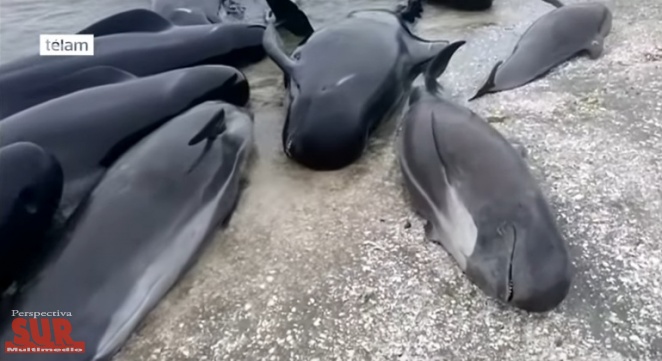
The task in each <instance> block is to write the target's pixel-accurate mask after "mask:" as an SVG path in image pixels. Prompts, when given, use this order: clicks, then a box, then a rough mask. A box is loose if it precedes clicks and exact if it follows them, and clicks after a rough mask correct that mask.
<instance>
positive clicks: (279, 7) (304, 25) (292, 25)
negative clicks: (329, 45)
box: [267, 0, 315, 38]
mask: <svg viewBox="0 0 662 361" xmlns="http://www.w3.org/2000/svg"><path fill="white" fill-rule="evenodd" d="M267 4H268V5H269V8H271V11H272V12H273V15H274V16H275V17H276V25H278V26H282V27H284V28H285V29H287V30H288V31H289V32H291V33H292V34H294V35H296V36H300V37H304V38H306V37H309V36H310V35H311V34H312V33H313V32H314V31H315V29H313V26H312V25H311V24H310V20H308V16H306V14H305V13H304V12H303V11H302V10H301V9H299V7H298V6H297V4H295V3H294V2H292V0H267Z"/></svg>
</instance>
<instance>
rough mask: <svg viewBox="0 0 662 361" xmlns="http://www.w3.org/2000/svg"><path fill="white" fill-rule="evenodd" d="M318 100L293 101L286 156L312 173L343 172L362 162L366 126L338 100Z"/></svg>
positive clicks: (299, 99)
mask: <svg viewBox="0 0 662 361" xmlns="http://www.w3.org/2000/svg"><path fill="white" fill-rule="evenodd" d="M316 100H317V101H313V100H312V99H309V98H305V97H298V98H295V100H294V101H293V103H292V106H291V108H290V110H289V112H288V119H287V122H286V124H287V126H286V128H285V133H284V136H283V149H284V151H285V154H286V155H287V156H288V157H289V158H290V159H292V160H294V161H296V162H298V163H299V164H301V165H303V166H305V167H307V168H310V169H313V170H319V171H332V170H338V169H341V168H344V167H346V166H348V165H350V164H351V163H353V162H354V161H356V160H357V159H358V158H360V157H361V154H362V153H363V150H364V148H365V146H366V138H367V136H366V133H367V132H366V130H365V129H363V127H362V123H363V122H362V121H361V119H360V118H359V117H357V116H356V114H354V112H353V111H352V109H347V106H346V105H345V106H344V107H343V104H340V103H339V101H338V99H336V97H329V98H326V99H325V98H322V99H321V101H320V100H319V99H316Z"/></svg>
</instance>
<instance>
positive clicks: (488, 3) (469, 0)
mask: <svg viewBox="0 0 662 361" xmlns="http://www.w3.org/2000/svg"><path fill="white" fill-rule="evenodd" d="M492 2H493V0H430V3H432V4H440V5H443V6H447V7H450V8H453V9H457V10H464V11H482V10H487V9H490V8H491V7H492Z"/></svg>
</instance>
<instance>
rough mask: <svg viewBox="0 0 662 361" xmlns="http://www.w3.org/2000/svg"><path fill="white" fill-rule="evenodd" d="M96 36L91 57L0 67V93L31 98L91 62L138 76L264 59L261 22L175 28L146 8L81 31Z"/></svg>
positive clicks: (38, 60)
mask: <svg viewBox="0 0 662 361" xmlns="http://www.w3.org/2000/svg"><path fill="white" fill-rule="evenodd" d="M80 33H82V34H95V35H96V39H95V49H94V50H95V55H94V56H39V55H34V56H31V57H25V58H21V59H17V60H16V61H13V62H10V63H7V64H4V65H2V66H0V94H6V93H7V94H14V97H19V96H25V97H28V96H30V95H29V94H30V93H33V92H35V89H38V88H40V87H41V86H42V84H43V83H51V82H55V81H57V80H58V79H60V78H61V77H63V76H68V75H70V74H73V73H76V72H79V71H81V70H83V69H86V68H91V67H95V66H111V67H114V68H117V69H119V70H122V71H125V72H128V73H130V74H133V75H135V76H138V77H143V76H148V75H154V74H160V73H162V72H166V71H170V70H174V69H180V68H185V67H191V66H196V65H204V64H212V65H214V64H221V65H228V66H232V67H237V68H241V67H243V66H245V65H249V64H253V63H256V62H259V61H261V60H263V59H264V57H265V52H264V48H263V47H262V35H263V34H264V25H250V24H239V23H235V24H207V25H194V26H175V25H173V24H172V23H171V22H170V21H168V20H166V19H164V18H163V17H161V16H160V15H158V14H156V13H154V12H152V11H150V10H146V9H136V10H129V11H126V12H123V13H119V14H116V15H113V16H111V17H108V18H106V19H103V20H100V21H99V22H97V23H95V24H93V25H91V26H89V27H88V28H86V29H84V30H82V31H81V32H80Z"/></svg>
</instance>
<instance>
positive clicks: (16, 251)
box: [0, 133, 63, 294]
mask: <svg viewBox="0 0 662 361" xmlns="http://www.w3.org/2000/svg"><path fill="white" fill-rule="evenodd" d="M0 134H1V133H0ZM0 137H1V136H0ZM62 185H63V174H62V168H61V167H60V164H59V162H58V161H57V159H55V157H54V156H53V155H51V154H50V153H48V152H47V151H45V150H44V149H43V148H41V147H40V146H38V145H36V144H33V143H28V142H18V143H14V144H10V145H7V146H4V147H2V148H0V294H2V293H3V291H4V290H5V289H6V288H7V287H8V286H10V285H11V284H12V283H14V282H15V281H19V280H20V279H21V278H22V276H23V274H24V272H25V271H26V270H27V268H26V265H27V264H28V263H30V261H31V258H32V255H33V254H34V253H37V250H38V249H39V248H40V246H41V244H40V243H41V241H42V239H43V237H44V235H45V234H46V232H47V230H48V228H49V227H50V225H51V223H52V222H51V221H52V219H53V216H54V215H55V211H56V210H57V207H58V204H59V202H60V197H61V196H62Z"/></svg>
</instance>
